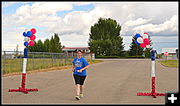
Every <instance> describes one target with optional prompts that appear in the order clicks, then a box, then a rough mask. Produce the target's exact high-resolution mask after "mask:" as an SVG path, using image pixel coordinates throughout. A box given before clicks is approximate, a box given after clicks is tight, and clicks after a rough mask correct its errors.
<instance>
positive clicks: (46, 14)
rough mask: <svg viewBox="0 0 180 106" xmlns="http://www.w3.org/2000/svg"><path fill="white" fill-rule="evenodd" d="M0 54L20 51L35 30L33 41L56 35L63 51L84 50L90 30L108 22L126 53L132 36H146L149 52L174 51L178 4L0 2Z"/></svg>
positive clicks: (176, 44) (176, 35) (176, 45)
mask: <svg viewBox="0 0 180 106" xmlns="http://www.w3.org/2000/svg"><path fill="white" fill-rule="evenodd" d="M1 3H2V50H8V51H13V50H14V49H15V48H16V45H17V44H18V45H19V50H20V51H23V48H24V45H23V43H24V41H23V39H24V37H23V35H22V33H23V32H24V31H25V29H28V30H30V29H31V28H36V30H37V32H36V34H35V35H36V41H37V40H39V39H41V40H42V41H44V40H45V39H47V38H48V39H50V38H51V36H52V35H53V33H58V34H59V36H60V41H61V44H62V45H64V46H66V47H85V46H88V40H89V33H90V27H91V26H92V25H94V24H95V23H97V21H98V19H99V18H100V17H103V18H112V19H114V20H116V21H117V22H118V24H120V25H121V26H122V30H121V32H120V34H121V36H122V37H123V43H124V44H125V50H128V49H129V45H130V43H131V42H132V36H134V35H135V34H136V33H140V34H141V33H143V32H147V33H149V35H150V37H151V39H152V42H153V48H154V49H156V50H157V51H158V53H160V52H161V48H166V47H172V48H177V47H178V42H179V41H178V2H1Z"/></svg>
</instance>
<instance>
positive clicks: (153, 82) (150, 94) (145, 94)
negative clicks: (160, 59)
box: [137, 50, 165, 98]
mask: <svg viewBox="0 0 180 106" xmlns="http://www.w3.org/2000/svg"><path fill="white" fill-rule="evenodd" d="M155 59H156V50H151V84H152V85H151V87H152V91H151V93H137V95H138V96H153V97H154V98H156V96H165V93H156V87H155V79H156V76H155V69H156V67H155Z"/></svg>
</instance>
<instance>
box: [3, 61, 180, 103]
mask: <svg viewBox="0 0 180 106" xmlns="http://www.w3.org/2000/svg"><path fill="white" fill-rule="evenodd" d="M87 73H88V76H87V79H86V81H85V92H84V98H82V99H81V100H79V101H77V100H75V99H74V96H75V88H74V80H73V77H72V72H71V71H70V70H68V69H66V70H58V71H51V72H39V73H32V74H28V75H27V80H26V84H27V85H26V88H38V89H39V91H38V92H29V93H28V94H24V93H21V92H8V90H9V89H16V88H18V87H19V86H20V82H21V75H15V76H7V77H2V103H3V104H78V103H79V104H165V97H164V96H158V97H157V98H152V97H151V96H136V94H137V93H138V92H150V91H151V61H150V60H149V59H147V60H142V59H136V60H133V59H118V60H117V59H111V60H105V61H104V62H102V63H97V64H92V65H91V66H90V68H89V69H88V70H87ZM178 84H179V82H178V68H168V67H164V66H162V65H161V64H160V63H158V62H156V88H157V92H159V93H164V92H177V91H178Z"/></svg>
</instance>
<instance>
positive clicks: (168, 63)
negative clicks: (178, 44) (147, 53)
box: [159, 60, 179, 68]
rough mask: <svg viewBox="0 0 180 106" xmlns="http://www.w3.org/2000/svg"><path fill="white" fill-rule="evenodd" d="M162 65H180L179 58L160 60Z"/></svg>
mask: <svg viewBox="0 0 180 106" xmlns="http://www.w3.org/2000/svg"><path fill="white" fill-rule="evenodd" d="M159 62H160V63H161V64H162V65H164V66H167V67H176V68H177V67H178V65H179V64H178V63H179V60H167V61H166V60H161V61H159Z"/></svg>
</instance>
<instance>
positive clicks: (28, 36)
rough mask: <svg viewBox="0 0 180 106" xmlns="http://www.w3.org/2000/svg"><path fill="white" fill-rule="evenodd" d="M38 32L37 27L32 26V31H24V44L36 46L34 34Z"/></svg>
mask: <svg viewBox="0 0 180 106" xmlns="http://www.w3.org/2000/svg"><path fill="white" fill-rule="evenodd" d="M35 33H36V29H35V28H32V29H31V30H30V31H27V32H26V31H25V32H23V36H24V41H25V42H24V46H26V47H27V46H28V45H29V46H34V40H35V39H36V36H35V35H34V34H35Z"/></svg>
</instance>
